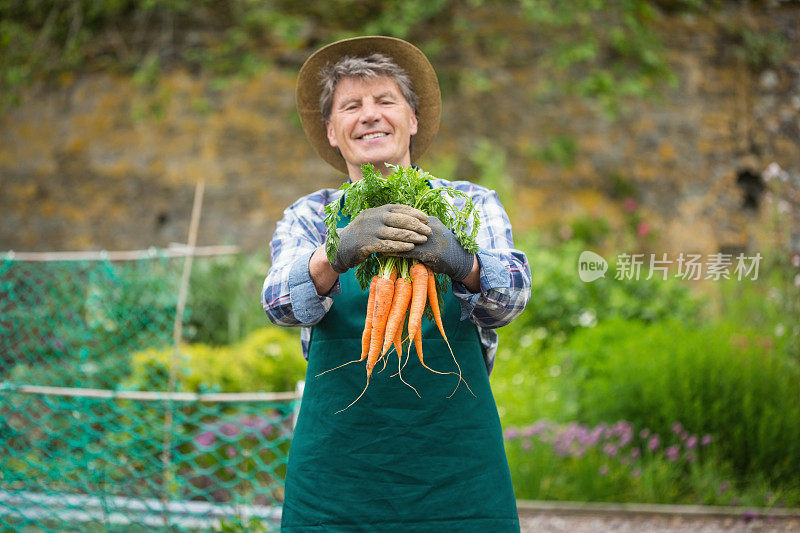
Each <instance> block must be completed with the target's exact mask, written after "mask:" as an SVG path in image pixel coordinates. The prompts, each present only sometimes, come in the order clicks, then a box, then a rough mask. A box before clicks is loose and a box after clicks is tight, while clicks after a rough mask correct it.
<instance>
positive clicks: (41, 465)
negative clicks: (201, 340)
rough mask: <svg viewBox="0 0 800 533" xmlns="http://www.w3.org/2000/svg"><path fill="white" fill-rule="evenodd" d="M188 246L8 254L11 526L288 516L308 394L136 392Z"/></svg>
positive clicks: (158, 340) (101, 527) (0, 338)
mask: <svg viewBox="0 0 800 533" xmlns="http://www.w3.org/2000/svg"><path fill="white" fill-rule="evenodd" d="M186 253H194V254H195V255H198V254H202V253H203V250H202V249H192V250H191V251H186V250H183V251H182V252H181V251H175V250H172V251H163V250H161V251H159V250H152V251H146V252H142V253H140V254H133V255H130V256H118V257H113V256H111V255H108V254H105V255H103V256H102V257H97V258H89V257H74V258H64V257H55V258H54V257H45V256H38V257H34V256H22V255H21V254H17V255H16V256H12V255H11V254H6V255H5V256H4V257H3V258H2V262H0V530H4V529H10V530H13V531H42V530H45V531H65V530H69V531H73V530H74V531H106V530H109V529H122V530H125V531H152V530H154V529H168V530H170V531H173V530H208V529H213V528H217V527H220V525H221V524H237V523H239V524H247V523H250V521H251V520H252V519H256V520H257V521H259V522H260V523H262V524H264V525H265V526H268V527H272V526H276V525H277V523H278V522H279V519H280V505H281V502H282V499H283V479H284V473H285V468H286V461H287V454H288V449H289V444H290V441H291V435H292V427H293V420H294V415H295V412H296V409H297V407H298V403H299V399H298V397H299V394H297V393H295V392H286V393H236V394H231V393H229V394H212V393H207V394H206V393H201V394H197V393H188V392H172V391H139V390H125V388H126V385H125V380H126V376H129V375H130V373H131V371H132V365H134V364H135V363H134V360H135V358H134V355H135V354H136V353H138V352H141V351H142V350H145V349H147V348H152V347H158V348H163V347H169V346H172V345H173V334H174V331H175V324H174V322H175V317H176V313H177V310H178V297H177V295H178V293H179V290H178V287H179V284H180V278H181V272H180V270H181V266H182V262H181V261H180V260H177V259H179V258H180V257H181V256H185V255H186ZM53 259H55V260H53ZM220 364H224V362H222V361H221V362H220ZM154 371H162V372H163V368H161V369H154ZM166 381H167V380H166V379H163V380H160V381H159V382H166Z"/></svg>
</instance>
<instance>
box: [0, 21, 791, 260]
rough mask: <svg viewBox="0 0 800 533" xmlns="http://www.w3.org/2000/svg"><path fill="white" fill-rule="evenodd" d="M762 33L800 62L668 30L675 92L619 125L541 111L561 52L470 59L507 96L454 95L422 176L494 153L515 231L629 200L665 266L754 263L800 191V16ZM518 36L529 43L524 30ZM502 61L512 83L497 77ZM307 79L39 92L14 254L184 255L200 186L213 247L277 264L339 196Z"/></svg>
mask: <svg viewBox="0 0 800 533" xmlns="http://www.w3.org/2000/svg"><path fill="white" fill-rule="evenodd" d="M762 18H763V20H761V21H760V24H762V25H763V26H764V27H768V28H775V29H779V30H781V31H782V32H783V33H784V34H785V35H786V36H788V37H789V46H790V50H789V52H788V53H787V54H786V60H785V62H784V63H783V64H781V65H777V66H772V67H770V68H767V69H753V68H751V67H750V66H749V65H747V64H746V63H745V62H744V61H743V60H741V59H740V58H737V57H736V56H735V55H734V54H732V53H730V49H729V47H728V44H729V43H727V42H726V40H725V39H726V36H725V33H724V31H723V29H724V23H722V22H720V21H719V20H710V19H702V18H698V17H681V18H679V19H677V18H676V19H669V20H667V21H666V22H665V23H664V25H663V27H662V28H661V31H662V33H663V35H664V39H665V41H666V43H667V46H668V50H669V54H670V60H671V63H672V65H673V68H674V71H675V74H676V76H677V79H678V83H677V86H676V87H674V88H671V89H668V90H667V91H666V92H665V93H664V95H663V98H662V99H661V100H660V101H658V100H647V101H644V102H638V101H636V102H633V101H632V102H629V105H628V108H627V109H626V110H624V111H623V112H622V114H621V115H620V116H619V118H618V120H616V121H609V120H607V119H605V118H603V117H602V116H598V115H597V114H596V113H594V112H592V111H591V109H592V108H591V107H589V106H586V105H584V104H583V103H581V102H580V101H577V100H576V99H571V98H564V99H562V100H558V101H552V102H548V103H546V104H537V105H533V104H532V103H531V98H530V93H531V90H532V88H533V87H535V86H536V85H537V84H538V83H541V82H542V80H541V77H540V73H539V72H538V71H537V69H536V65H535V61H534V60H533V59H532V58H533V57H534V56H533V55H531V56H530V59H526V58H525V57H524V56H523V57H519V56H520V54H524V53H526V51H529V50H535V49H536V48H537V47H542V46H546V43H542V42H536V40H535V36H532V35H530V32H528V33H520V34H519V35H514V36H513V37H512V41H519V42H520V43H525V45H524V46H520V47H519V49H517V50H515V51H513V52H514V53H515V54H517V57H515V60H514V61H504V59H507V58H501V57H493V56H492V54H490V53H487V54H485V55H482V56H480V57H463V58H461V59H460V60H461V61H464V62H466V64H469V65H470V66H474V65H476V64H481V65H485V66H486V67H487V70H486V71H487V72H490V73H491V76H492V79H491V82H492V90H491V91H467V90H462V91H449V92H448V93H447V94H446V100H445V106H444V113H443V115H444V121H443V123H442V127H441V131H440V134H439V136H438V138H437V139H436V141H435V142H434V144H433V146H432V148H431V150H430V152H429V154H428V155H427V156H426V157H425V159H424V160H423V161H421V164H422V166H423V167H425V168H430V169H435V168H442V161H444V160H445V159H447V158H448V157H449V158H451V160H452V159H453V158H455V161H456V164H455V171H454V174H455V175H454V176H441V177H469V176H470V175H471V174H472V173H474V172H475V165H474V164H472V163H470V158H469V157H468V154H469V153H470V151H471V150H473V149H474V148H475V146H476V145H477V143H479V142H480V141H481V140H484V139H488V140H490V141H491V142H492V143H493V145H495V146H497V148H498V150H503V151H504V152H505V153H506V154H507V156H508V157H507V170H508V174H509V176H510V177H511V179H512V182H513V190H514V193H515V194H514V196H513V198H507V201H508V202H509V203H510V202H512V201H513V202H514V203H515V206H516V209H515V210H514V222H515V231H517V232H523V231H525V230H526V229H528V228H532V227H539V228H544V227H548V228H550V227H554V226H555V227H557V226H558V225H561V224H564V223H566V222H568V221H569V220H571V219H573V218H575V217H578V216H585V215H589V216H598V217H603V218H606V219H608V220H609V221H610V223H611V224H612V227H614V226H615V224H618V222H619V220H620V219H621V218H622V217H623V216H624V205H625V203H624V200H625V198H623V197H622V196H624V195H625V194H633V195H634V197H635V199H636V202H637V206H638V207H637V209H638V212H639V213H640V216H642V217H643V218H644V219H646V220H647V221H648V223H649V225H650V227H651V228H652V229H653V230H654V231H656V234H657V235H658V238H659V249H660V250H663V251H665V252H669V251H678V250H680V251H697V252H704V253H708V252H713V251H717V250H719V249H739V248H746V249H753V248H754V247H757V246H759V239H761V238H762V235H763V233H764V228H765V225H766V224H767V223H768V221H769V218H770V217H771V216H773V215H774V214H775V212H774V209H773V207H772V204H769V203H768V202H765V201H764V200H765V198H764V197H763V195H762V193H763V188H762V186H763V183H762V182H761V173H762V171H763V170H764V169H765V168H766V167H767V166H768V165H769V164H771V163H773V162H774V163H777V164H778V165H779V166H780V167H781V168H782V169H783V170H785V171H786V173H787V174H786V175H787V176H788V177H789V179H790V180H791V179H797V177H798V176H800V35H798V31H800V6H797V5H787V6H785V7H783V8H782V9H781V10H776V11H774V12H772V13H771V15H762ZM500 23H503V21H502V20H501V21H500ZM508 28H509V30H508V31H509V32H513V31H517V30H515V25H514V24H513V23H512V22H511V21H509V24H508ZM519 31H520V32H523V30H521V29H520V30H519ZM531 54H533V52H531ZM495 62H496V63H497V64H501V65H503V67H502V68H497V69H492V68H491V66H492V65H493V64H494V63H495ZM434 66H437V65H434ZM295 80H296V71H295V70H291V69H285V68H283V69H281V68H277V67H276V68H274V69H272V70H270V71H267V72H264V73H263V74H262V75H260V76H257V77H255V78H253V79H250V80H243V81H237V82H231V83H229V84H227V85H225V86H219V84H217V83H214V82H213V81H212V80H207V79H203V78H198V77H195V76H192V75H189V74H187V73H185V72H181V71H176V72H172V73H169V74H166V75H165V76H164V77H163V78H162V79H161V80H160V82H159V84H158V86H157V87H155V88H149V89H148V88H143V87H140V86H138V85H137V84H136V83H135V82H134V81H133V80H132V79H131V78H128V77H121V76H114V75H110V74H104V73H94V74H91V73H85V74H81V75H80V76H77V77H75V78H71V79H65V80H63V83H61V85H60V86H59V87H57V88H52V87H51V88H48V89H38V90H32V91H31V92H30V93H29V94H28V96H27V98H26V99H25V101H24V102H23V104H22V105H21V106H19V107H17V108H14V109H12V110H11V111H9V112H8V113H7V114H6V115H5V116H4V117H3V118H2V120H1V121H0V251H1V250H9V249H14V250H18V251H23V250H25V251H43V250H89V249H132V248H144V247H148V246H151V245H154V246H166V245H168V244H169V243H171V242H183V241H185V240H186V236H187V231H188V223H189V216H190V211H191V205H192V195H193V192H194V186H195V183H196V182H197V181H198V180H200V179H202V180H204V181H205V183H206V197H205V202H204V206H203V215H202V221H201V226H200V234H199V242H200V244H206V245H208V244H237V245H239V246H241V247H243V248H244V249H248V250H265V249H266V246H267V243H268V241H269V238H270V236H271V234H272V231H273V229H274V224H275V221H276V220H277V219H278V218H279V217H280V216H281V212H282V210H283V209H284V208H285V207H286V206H287V205H288V204H289V203H291V202H292V201H293V200H294V199H295V198H297V197H298V196H299V195H302V194H306V193H308V192H311V191H313V190H316V189H318V188H320V187H337V186H338V185H339V184H340V183H341V181H342V176H340V175H337V173H336V171H334V170H333V169H331V168H329V167H328V166H327V165H326V164H325V163H323V162H322V161H321V160H319V159H318V158H317V157H316V155H315V153H314V152H313V149H312V148H311V147H310V145H309V144H308V142H307V141H306V140H305V138H304V136H303V133H302V130H301V129H300V126H299V121H298V120H297V118H296V115H295V113H294V92H293V91H294V84H295ZM559 135H562V136H568V137H571V138H574V139H575V141H576V148H577V150H576V156H575V160H574V163H573V164H571V165H566V166H565V165H555V164H547V163H545V162H543V160H542V159H541V158H537V157H532V156H531V153H532V152H531V150H532V149H533V148H534V147H536V146H540V145H542V144H543V143H546V142H548V140H550V139H552V138H554V137H555V136H559ZM451 166H452V165H451ZM620 183H622V184H624V185H625V190H626V191H628V192H626V193H625V194H622V195H621V193H620ZM788 189H789V191H790V193H789V194H790V195H791V194H794V201H796V202H797V203H795V204H792V203H791V202H789V203H788V204H786V205H789V209H788V211H787V210H786V209H783V210H782V211H781V212H780V213H779V216H782V217H785V220H786V222H787V224H789V225H797V224H800V214H798V212H797V211H798V210H800V205H798V204H800V198H798V197H797V188H794V189H792V187H791V186H789V187H788ZM747 191H750V193H751V196H750V199H749V200H748V201H746V200H745V192H747ZM792 191H794V192H792ZM754 199H755V200H754ZM754 202H755V203H754ZM782 205H783V204H782ZM798 231H800V228H799V229H798ZM798 246H800V243H798Z"/></svg>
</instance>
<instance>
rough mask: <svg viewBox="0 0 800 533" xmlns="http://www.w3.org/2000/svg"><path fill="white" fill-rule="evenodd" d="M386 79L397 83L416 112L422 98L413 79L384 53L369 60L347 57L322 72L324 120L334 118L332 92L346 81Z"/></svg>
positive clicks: (320, 103)
mask: <svg viewBox="0 0 800 533" xmlns="http://www.w3.org/2000/svg"><path fill="white" fill-rule="evenodd" d="M380 76H386V77H388V78H391V79H393V80H394V81H395V83H397V86H398V87H399V88H400V93H401V94H402V95H403V98H405V99H406V102H408V105H409V106H411V109H413V110H414V113H415V114H416V112H417V105H418V104H419V98H417V93H415V92H414V88H413V86H412V84H411V78H410V77H409V76H408V74H407V73H406V71H405V70H403V69H402V68H401V67H400V66H399V65H398V64H397V63H395V62H394V60H392V58H390V57H389V56H386V55H383V54H372V55H370V56H366V57H356V56H344V57H342V58H341V59H340V60H339V61H337V62H336V63H335V64H333V65H331V64H328V65H326V66H325V68H323V69H322V70H321V71H320V74H319V77H320V85H321V86H322V92H321V93H320V95H319V111H320V114H322V119H323V120H324V121H328V120H330V118H331V109H332V108H333V93H334V91H335V90H336V86H337V85H338V84H339V81H341V80H342V79H343V78H360V79H370V78H378V77H380Z"/></svg>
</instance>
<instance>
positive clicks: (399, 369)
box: [392, 323, 422, 398]
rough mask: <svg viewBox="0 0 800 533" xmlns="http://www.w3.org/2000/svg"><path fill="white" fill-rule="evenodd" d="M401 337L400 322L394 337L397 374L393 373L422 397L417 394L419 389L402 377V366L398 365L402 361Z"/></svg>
mask: <svg viewBox="0 0 800 533" xmlns="http://www.w3.org/2000/svg"><path fill="white" fill-rule="evenodd" d="M402 339H403V328H402V323H401V327H399V328H397V335H396V336H395V339H394V351H396V352H397V374H395V375H397V376H400V381H402V382H403V383H405V384H406V385H408V386H409V387H411V390H413V391H414V392H416V393H417V396H418V397H419V398H422V396H420V395H419V391H418V390H417V389H416V388H415V387H414V386H413V385H412V384H411V383H409V382H408V381H406V380H405V379H403V367H402V366H401V365H400V363H401V362H402V361H403V340H402ZM392 377H394V376H392Z"/></svg>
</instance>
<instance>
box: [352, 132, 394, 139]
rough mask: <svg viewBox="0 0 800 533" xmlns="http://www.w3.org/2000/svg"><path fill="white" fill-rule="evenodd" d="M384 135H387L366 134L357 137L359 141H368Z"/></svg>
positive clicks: (380, 133)
mask: <svg viewBox="0 0 800 533" xmlns="http://www.w3.org/2000/svg"><path fill="white" fill-rule="evenodd" d="M386 135H389V134H388V133H386V132H376V133H367V134H366V135H362V136H361V137H359V139H362V140H365V141H367V140H369V139H377V138H378V137H385V136H386Z"/></svg>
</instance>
